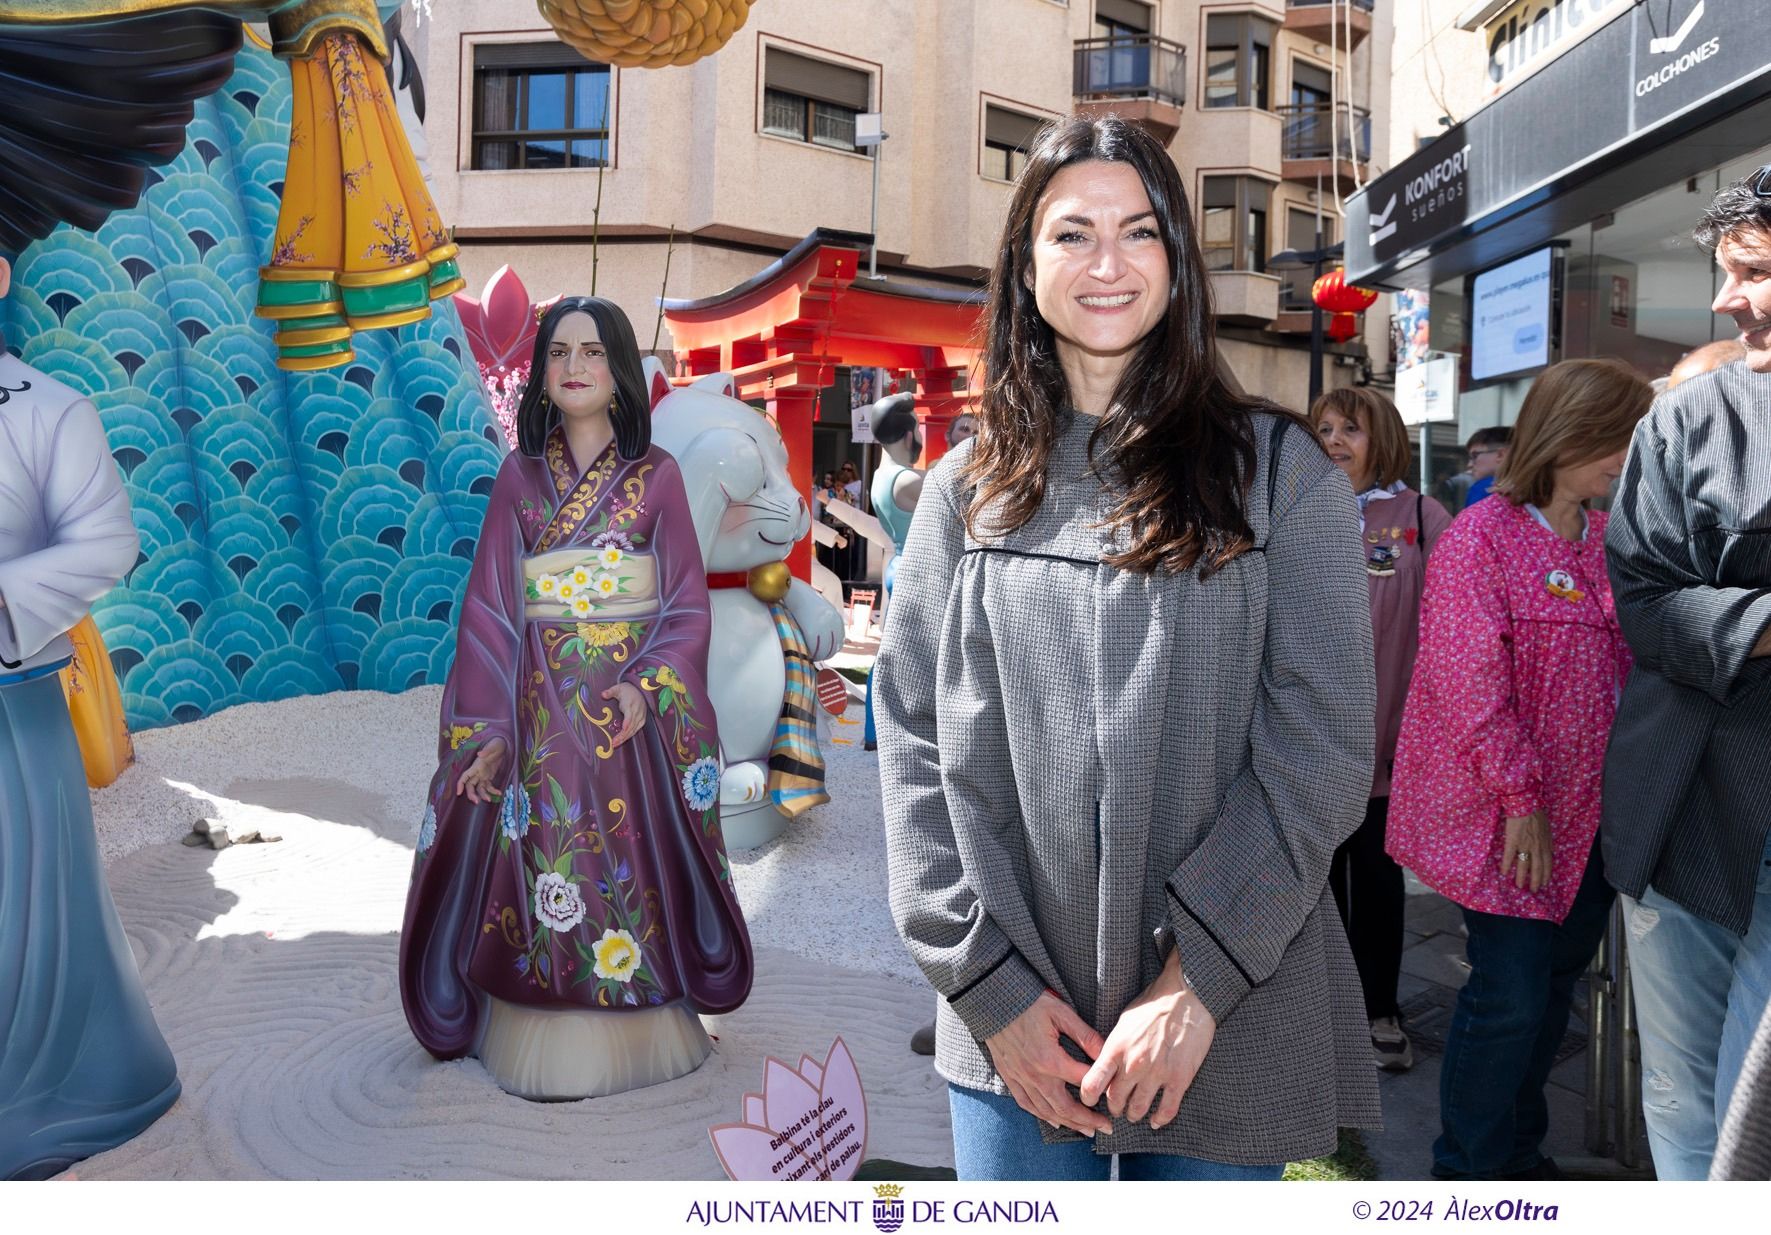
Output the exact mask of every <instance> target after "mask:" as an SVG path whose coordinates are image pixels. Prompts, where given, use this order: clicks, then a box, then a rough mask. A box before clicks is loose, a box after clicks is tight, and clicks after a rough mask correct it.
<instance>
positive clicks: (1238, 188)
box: [1199, 176, 1272, 273]
mask: <svg viewBox="0 0 1771 1235" xmlns="http://www.w3.org/2000/svg"><path fill="white" fill-rule="evenodd" d="M1271 194H1272V187H1271V186H1270V185H1269V184H1267V182H1266V181H1264V180H1256V179H1255V178H1254V177H1252V176H1207V177H1206V178H1205V183H1204V184H1203V185H1202V186H1201V188H1200V193H1199V207H1200V219H1199V244H1200V248H1201V250H1202V251H1203V253H1204V256H1205V268H1206V269H1207V270H1248V271H1254V272H1256V273H1258V272H1260V271H1262V270H1264V269H1266V265H1267V203H1268V199H1269V198H1270V196H1271Z"/></svg>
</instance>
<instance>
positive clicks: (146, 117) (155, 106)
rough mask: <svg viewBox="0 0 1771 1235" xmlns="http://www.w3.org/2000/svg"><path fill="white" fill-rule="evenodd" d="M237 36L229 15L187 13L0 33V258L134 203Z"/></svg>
mask: <svg viewBox="0 0 1771 1235" xmlns="http://www.w3.org/2000/svg"><path fill="white" fill-rule="evenodd" d="M240 39H241V25H240V19H239V18H238V17H227V16H224V15H223V14H220V13H205V12H200V11H199V12H192V11H188V10H180V11H176V12H164V13H146V14H141V15H137V16H131V17H119V18H115V19H111V18H105V19H95V20H92V21H76V22H69V23H67V24H54V25H43V26H17V25H9V26H5V27H3V28H0V119H3V121H4V123H3V124H0V250H3V251H5V252H8V253H17V252H19V251H20V250H22V249H23V248H24V247H25V246H27V245H29V244H30V243H31V242H32V241H35V240H40V239H42V238H43V237H44V236H47V235H48V234H49V233H50V232H52V231H54V230H55V228H56V226H57V225H58V224H61V223H69V224H72V225H73V226H75V227H78V228H80V229H82V230H84V231H89V232H91V231H97V230H98V229H99V228H100V227H101V226H103V225H104V221H105V220H106V219H108V218H110V217H111V214H112V212H113V211H116V210H127V209H129V208H130V207H132V206H134V205H135V204H136V203H137V202H138V201H139V200H140V199H141V195H142V193H143V191H144V190H145V189H146V187H147V184H148V179H149V176H148V169H149V168H154V167H163V166H164V165H166V164H167V163H170V162H172V160H174V159H176V158H177V157H178V154H179V152H180V151H181V150H183V149H184V147H185V141H186V140H187V130H188V129H189V128H190V124H191V117H192V116H193V115H195V114H196V102H197V100H198V99H201V98H204V97H206V96H208V95H210V94H213V93H214V92H215V91H217V90H219V89H221V87H222V86H223V85H224V84H225V83H226V82H227V80H228V77H229V76H230V75H231V74H232V73H233V71H234V55H235V53H236V52H238V51H239V50H240Z"/></svg>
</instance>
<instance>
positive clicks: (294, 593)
mask: <svg viewBox="0 0 1771 1235" xmlns="http://www.w3.org/2000/svg"><path fill="white" fill-rule="evenodd" d="M289 109H290V89H289V75H288V70H287V69H286V68H285V67H284V66H283V65H281V64H279V63H278V62H277V61H276V60H274V59H273V58H272V57H271V56H270V55H269V54H268V53H265V52H262V51H258V50H256V49H248V50H246V51H244V52H242V53H241V55H240V57H239V60H238V62H237V70H236V72H235V74H234V77H233V78H232V79H231V80H230V81H229V83H228V85H227V88H226V89H225V90H224V91H222V92H221V93H219V94H217V95H215V96H214V97H212V98H210V99H207V100H205V101H204V102H203V103H201V104H199V105H198V110H197V115H196V118H195V120H194V122H193V123H192V125H191V127H190V131H189V135H188V142H187V144H186V148H185V151H184V153H183V154H182V155H181V156H180V157H179V159H178V160H177V161H176V162H175V163H173V164H172V165H171V166H169V167H167V168H164V169H163V170H162V174H161V175H160V176H159V178H158V179H157V181H155V182H154V183H153V184H152V185H151V187H150V188H149V189H148V191H147V193H146V194H145V195H144V197H143V199H142V201H141V204H140V205H139V206H138V207H137V208H136V209H134V210H130V211H127V212H124V213H120V214H117V215H114V216H113V217H112V218H111V219H110V220H109V221H108V222H107V223H106V224H105V226H104V227H103V228H102V229H100V230H99V231H98V232H97V233H96V234H87V233H83V232H78V231H74V230H72V229H70V228H66V227H64V228H61V229H60V230H58V231H57V232H55V233H54V234H52V235H51V236H49V237H48V238H46V239H45V240H43V241H41V242H39V243H37V244H35V245H33V246H31V247H30V248H29V249H27V250H25V252H24V253H23V254H21V255H20V257H19V260H18V262H17V263H16V266H15V270H14V283H13V292H12V294H11V295H10V296H9V297H8V298H7V299H6V300H4V301H0V321H3V322H4V323H5V326H6V337H7V342H8V343H9V344H10V346H11V348H12V350H13V351H15V352H17V353H18V354H19V355H20V356H21V357H23V359H24V360H25V361H26V362H27V363H29V364H33V365H35V366H36V367H38V368H39V369H42V370H44V371H45V372H47V373H50V374H52V375H54V376H55V377H58V378H60V379H61V380H63V381H65V382H67V383H68V384H69V385H71V386H73V387H75V388H77V389H79V390H83V391H85V392H87V393H88V394H89V395H91V396H92V399H93V401H94V403H96V404H97V405H98V408H99V411H100V413H101V414H102V416H103V418H104V423H105V429H106V432H107V433H108V435H109V437H110V442H111V448H112V451H113V453H114V454H115V455H116V459H117V463H118V466H119V467H120V468H121V469H122V472H123V476H124V479H125V483H126V484H127V487H128V490H129V497H130V500H131V502H133V503H134V507H135V521H136V526H137V528H138V529H139V530H140V532H141V541H142V547H141V557H140V558H139V559H138V561H137V563H136V566H135V569H134V570H133V571H131V572H130V574H129V576H128V578H127V579H125V580H124V581H123V583H122V584H120V585H119V586H118V587H117V588H115V589H114V590H113V591H112V592H111V593H110V594H109V595H107V596H105V597H104V598H103V599H102V600H101V601H99V603H98V604H97V605H96V606H95V607H94V616H95V617H96V619H97V621H98V625H99V629H100V630H101V631H102V632H103V634H104V637H105V642H106V644H107V646H108V647H109V649H110V651H111V656H112V659H113V661H114V662H115V664H116V667H117V672H118V677H119V679H120V680H121V682H122V686H123V698H124V707H125V709H126V710H127V712H128V716H129V723H130V725H131V727H132V728H137V729H141V728H149V727H153V726H156V725H164V724H170V723H174V722H180V721H186V720H193V719H196V718H197V717H200V716H205V715H208V714H209V713H211V712H214V711H217V710H218V709H221V708H225V707H230V706H232V705H234V704H237V703H246V702H252V701H264V700H271V699H283V698H288V697H290V696H294V695H304V694H315V693H320V692H325V691H334V690H340V689H357V688H362V689H374V690H388V691H398V690H405V689H407V688H408V687H411V686H415V685H421V684H423V683H427V682H438V681H441V680H442V678H443V675H444V674H445V673H447V671H448V667H449V661H450V658H451V657H452V656H453V654H454V629H455V614H456V606H457V604H458V603H459V601H460V597H461V593H462V590H463V588H464V587H465V585H466V581H467V570H468V566H469V564H470V562H471V559H472V555H473V548H474V544H475V541H476V540H477V538H478V536H479V529H480V522H481V520H482V518H483V517H484V515H485V506H486V497H487V495H488V494H489V493H490V492H491V488H492V478H493V476H494V474H495V473H496V472H497V469H498V465H499V462H500V461H501V459H502V458H503V453H504V447H503V439H502V437H501V435H500V434H499V432H498V430H497V428H496V425H495V421H494V420H493V418H492V414H491V410H490V407H489V406H488V404H487V402H486V398H485V393H484V390H483V389H482V388H481V386H480V383H479V378H478V374H477V371H476V370H475V367H474V364H473V358H472V356H471V354H470V353H469V352H468V350H467V345H466V341H465V339H464V338H463V337H462V333H461V328H460V323H459V321H458V320H457V319H456V316H455V311H454V309H453V307H452V306H450V305H449V304H448V302H446V301H443V302H438V303H437V304H435V305H433V306H432V307H433V309H434V315H433V317H432V318H431V320H429V321H426V322H421V323H418V324H416V325H413V326H407V327H403V328H402V329H400V330H398V331H374V332H370V333H367V334H360V335H358V336H357V337H356V348H357V359H356V360H355V361H354V362H353V363H352V364H350V365H348V366H345V367H342V368H338V369H333V370H330V371H328V372H324V373H284V372H282V371H281V370H279V369H278V368H277V367H276V363H275V361H276V349H275V347H274V346H273V344H272V342H271V336H272V332H273V329H274V327H273V324H272V323H270V322H266V321H261V320H259V319H257V318H255V317H253V315H252V309H253V304H254V297H255V294H256V287H257V278H258V267H259V265H260V263H261V261H262V260H263V255H264V254H265V253H267V252H269V249H270V244H271V233H272V231H273V229H274V228H275V226H276V221H277V206H278V196H279V193H280V192H281V189H282V184H281V181H282V176H283V170H284V163H285V159H286V156H287V152H288V136H289Z"/></svg>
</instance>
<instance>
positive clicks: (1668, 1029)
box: [1623, 844, 1771, 1179]
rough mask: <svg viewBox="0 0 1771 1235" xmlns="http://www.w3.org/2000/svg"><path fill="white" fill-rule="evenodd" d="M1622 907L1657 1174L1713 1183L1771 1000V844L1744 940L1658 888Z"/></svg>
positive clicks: (1645, 1106)
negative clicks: (1732, 1103) (1737, 1090)
mask: <svg viewBox="0 0 1771 1235" xmlns="http://www.w3.org/2000/svg"><path fill="white" fill-rule="evenodd" d="M1623 903H1624V913H1625V916H1626V920H1627V921H1628V923H1629V957H1630V979H1631V982H1632V984H1633V986H1634V988H1635V996H1636V1030H1637V1032H1638V1033H1639V1034H1640V1035H1641V1039H1642V1113H1643V1115H1644V1117H1645V1121H1646V1123H1647V1125H1648V1147H1649V1149H1650V1150H1651V1151H1653V1154H1654V1172H1655V1174H1657V1175H1658V1176H1660V1178H1662V1179H1707V1178H1709V1170H1710V1159H1711V1158H1712V1157H1714V1156H1715V1152H1716V1133H1717V1132H1718V1130H1719V1129H1720V1128H1721V1126H1722V1121H1723V1120H1724V1119H1725V1118H1726V1117H1727V1114H1728V1099H1729V1097H1730V1095H1732V1094H1733V1092H1734V1084H1735V1082H1736V1081H1738V1080H1739V1079H1740V1067H1741V1063H1742V1061H1743V1060H1744V1059H1745V1058H1746V1048H1747V1044H1748V1043H1750V1042H1751V1041H1752V1037H1753V1030H1754V1029H1756V1028H1758V1024H1759V1017H1760V1016H1761V1015H1763V1014H1764V1011H1765V1005H1766V1003H1767V1001H1768V1000H1771V844H1767V845H1766V847H1765V854H1764V857H1763V860H1762V863H1761V865H1760V867H1759V878H1758V887H1757V895H1756V897H1755V899H1754V901H1753V917H1752V923H1751V925H1750V926H1749V927H1748V928H1747V933H1746V935H1745V936H1744V937H1742V936H1740V935H1736V934H1735V933H1734V932H1733V931H1731V930H1729V929H1728V928H1727V927H1725V926H1718V925H1716V924H1715V923H1714V922H1710V921H1707V920H1705V919H1703V918H1700V917H1698V916H1697V915H1696V914H1694V913H1692V912H1691V911H1690V910H1689V909H1685V908H1683V907H1681V906H1679V905H1676V904H1674V903H1673V902H1672V901H1670V900H1668V899H1667V898H1666V897H1664V896H1662V895H1661V894H1660V893H1658V892H1656V891H1655V890H1654V889H1653V888H1652V887H1650V888H1649V889H1648V890H1647V891H1646V892H1644V893H1643V894H1642V899H1641V900H1639V901H1636V900H1631V899H1630V898H1629V897H1627V896H1626V897H1624V902H1623Z"/></svg>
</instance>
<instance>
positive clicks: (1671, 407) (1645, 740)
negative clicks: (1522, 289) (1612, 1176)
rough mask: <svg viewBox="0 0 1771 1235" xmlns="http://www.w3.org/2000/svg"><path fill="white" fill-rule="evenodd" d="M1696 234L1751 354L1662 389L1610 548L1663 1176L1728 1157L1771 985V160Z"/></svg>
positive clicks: (1638, 949) (1607, 840) (1644, 1030)
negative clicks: (1730, 1118)
mask: <svg viewBox="0 0 1771 1235" xmlns="http://www.w3.org/2000/svg"><path fill="white" fill-rule="evenodd" d="M1694 235H1695V236H1696V239H1697V240H1698V242H1699V243H1700V244H1702V245H1704V247H1706V248H1709V249H1713V250H1714V251H1715V254H1716V263H1717V265H1718V266H1719V267H1720V268H1721V272H1722V274H1723V276H1724V280H1725V281H1724V283H1723V286H1722V290H1721V293H1720V294H1719V295H1718V296H1717V297H1716V300H1715V303H1714V304H1713V305H1712V306H1711V307H1712V308H1713V309H1714V310H1715V311H1716V312H1717V313H1719V314H1722V315H1724V316H1726V317H1729V318H1732V319H1733V321H1734V324H1735V326H1736V327H1737V328H1738V330H1739V333H1740V342H1741V344H1742V345H1743V346H1744V348H1745V353H1746V354H1745V358H1744V359H1743V360H1740V361H1738V362H1736V363H1733V364H1727V365H1724V366H1722V367H1721V368H1719V369H1717V370H1715V371H1714V372H1712V373H1707V374H1705V375H1703V376H1701V377H1697V378H1693V379H1692V380H1690V381H1686V382H1683V383H1681V384H1680V385H1679V386H1678V387H1677V388H1676V389H1674V390H1669V391H1668V392H1667V393H1666V394H1664V395H1662V396H1661V397H1660V398H1659V399H1658V400H1656V402H1655V404H1654V407H1653V409H1652V410H1651V411H1650V412H1649V414H1648V416H1647V417H1646V418H1645V419H1644V420H1643V421H1642V423H1641V425H1640V426H1639V427H1638V428H1637V430H1636V436H1635V441H1634V443H1633V444H1632V446H1631V448H1630V457H1629V463H1628V465H1627V467H1626V468H1625V471H1624V475H1623V479H1622V482H1621V486H1620V488H1619V491H1618V496H1617V501H1616V503H1615V505H1614V506H1613V508H1612V515H1611V523H1610V529H1609V532H1608V534H1607V536H1606V546H1605V547H1606V555H1607V557H1608V559H1609V561H1610V568H1611V587H1612V591H1613V593H1614V595H1615V597H1616V601H1617V618H1618V622H1619V623H1620V624H1621V625H1622V627H1623V631H1624V634H1625V636H1626V637H1627V638H1628V639H1629V642H1630V647H1631V649H1632V650H1633V651H1634V653H1635V657H1636V665H1635V669H1634V671H1633V672H1632V673H1631V675H1630V679H1629V683H1628V685H1627V686H1626V687H1625V688H1624V693H1623V699H1622V702H1621V703H1620V705H1619V708H1618V713H1617V721H1616V724H1615V726H1614V728H1613V730H1612V735H1611V746H1610V751H1609V754H1608V757H1607V760H1606V767H1605V783H1604V821H1603V823H1602V825H1601V833H1602V837H1603V845H1604V854H1605V873H1606V876H1607V877H1608V878H1609V879H1610V881H1611V882H1612V884H1614V885H1615V886H1616V887H1617V889H1618V890H1619V891H1620V892H1622V893H1624V906H1625V913H1626V915H1627V920H1628V924H1629V941H1628V944H1629V949H1630V958H1631V965H1632V972H1633V974H1634V978H1635V996H1636V1019H1637V1025H1638V1027H1639V1029H1640V1032H1641V1039H1642V1095H1643V1106H1644V1113H1645V1115H1646V1119H1647V1125H1648V1139H1649V1145H1650V1147H1651V1148H1652V1150H1653V1152H1654V1166H1655V1170H1656V1172H1657V1173H1658V1174H1659V1176H1660V1177H1661V1178H1662V1179H1703V1178H1705V1177H1706V1176H1707V1175H1708V1174H1709V1168H1710V1159H1711V1157H1712V1156H1713V1155H1714V1154H1715V1150H1716V1135H1717V1124H1718V1122H1719V1117H1720V1115H1721V1114H1722V1113H1723V1112H1725V1111H1726V1110H1727V1106H1728V1099H1729V1096H1730V1094H1731V1092H1732V1091H1733V1089H1734V1088H1735V1084H1736V1082H1737V1081H1738V1080H1739V1079H1740V1078H1741V1074H1742V1067H1743V1063H1744V1060H1745V1057H1746V1053H1747V1046H1748V1044H1749V1043H1750V1042H1751V1040H1752V1037H1753V1032H1754V1030H1755V1029H1756V1028H1757V1027H1758V1023H1759V1019H1760V1017H1761V1016H1762V1015H1763V1013H1764V1010H1765V1006H1766V1002H1767V994H1768V992H1771V846H1768V845H1767V836H1768V835H1771V165H1767V166H1766V167H1764V168H1761V169H1760V170H1759V171H1758V172H1756V173H1755V174H1754V175H1752V176H1751V177H1749V178H1747V179H1746V180H1742V181H1739V182H1737V183H1735V184H1732V185H1730V186H1728V187H1727V188H1725V189H1723V190H1722V191H1721V192H1720V193H1718V194H1717V195H1716V198H1715V200H1714V201H1713V202H1711V203H1710V207H1709V209H1708V210H1707V211H1706V212H1705V213H1704V216H1703V218H1702V220H1701V221H1700V222H1699V224H1698V226H1697V229H1696V231H1695V233H1694ZM1768 1079H1771V1078H1768Z"/></svg>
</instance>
